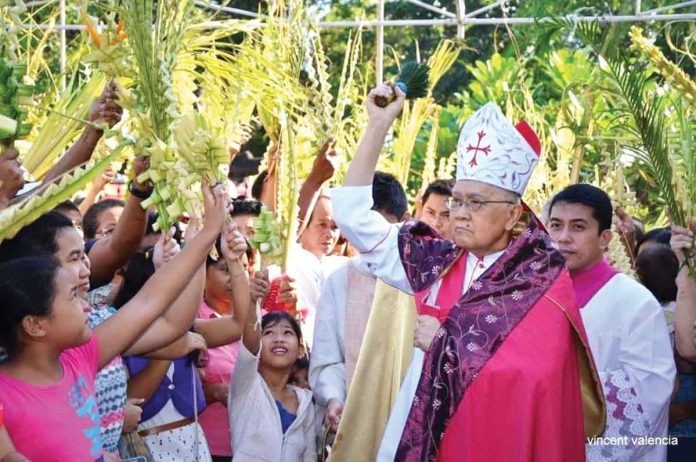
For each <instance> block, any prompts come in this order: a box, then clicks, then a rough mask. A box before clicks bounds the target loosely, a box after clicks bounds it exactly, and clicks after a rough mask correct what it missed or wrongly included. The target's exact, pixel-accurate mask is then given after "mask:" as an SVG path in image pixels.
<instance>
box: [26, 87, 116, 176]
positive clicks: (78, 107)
mask: <svg viewBox="0 0 696 462" xmlns="http://www.w3.org/2000/svg"><path fill="white" fill-rule="evenodd" d="M105 84H106V79H105V78H104V76H103V75H101V74H93V75H92V78H91V79H90V80H89V81H88V82H87V83H86V84H84V85H82V86H79V87H77V88H73V87H72V86H71V87H68V88H67V89H66V90H65V91H64V92H63V93H62V94H61V97H60V100H59V101H58V102H57V103H56V105H55V106H54V109H53V110H52V111H50V112H49V114H48V117H47V118H46V119H45V121H44V122H43V123H42V124H41V127H40V129H39V132H38V133H37V135H36V137H35V138H34V140H33V142H32V144H31V147H30V148H29V150H28V151H27V153H26V154H25V155H24V156H23V160H22V164H23V165H24V167H25V168H26V169H27V171H28V172H29V173H30V174H31V175H32V176H33V177H34V178H36V179H40V178H42V177H43V176H44V175H45V174H46V173H48V171H49V170H50V169H51V167H52V166H53V164H54V163H55V162H56V159H57V158H58V156H60V155H61V154H62V153H63V152H64V150H65V149H66V148H67V146H68V144H69V143H70V142H71V141H72V140H74V139H75V136H77V134H78V133H79V131H80V130H81V129H82V128H83V127H84V125H83V124H81V123H80V122H79V119H82V120H85V119H87V117H88V116H89V109H90V107H91V104H92V101H94V99H95V98H97V97H98V96H99V94H100V93H101V91H102V89H103V88H104V85H105ZM66 115H67V116H69V117H65V116H66Z"/></svg>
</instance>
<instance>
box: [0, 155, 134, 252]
mask: <svg viewBox="0 0 696 462" xmlns="http://www.w3.org/2000/svg"><path fill="white" fill-rule="evenodd" d="M130 144H131V142H129V141H126V142H124V143H122V144H120V145H119V146H118V147H117V148H116V149H114V150H113V151H111V153H110V154H108V155H107V156H105V157H103V158H102V159H99V160H96V161H92V162H90V163H89V164H87V165H84V166H80V167H76V168H75V169H74V170H72V171H70V172H68V173H66V174H64V175H63V176H61V177H60V178H58V179H56V180H55V181H54V182H53V183H51V184H50V185H49V186H47V187H46V188H45V189H42V190H41V191H39V192H38V193H37V194H31V195H29V196H28V197H26V198H25V199H23V200H22V201H20V202H19V203H17V204H15V205H13V206H11V207H9V208H7V209H5V210H2V211H0V241H2V240H4V239H11V238H12V237H14V236H15V235H16V234H17V233H18V232H19V231H20V230H21V229H22V228H23V227H25V226H27V225H29V224H31V223H32V222H33V221H34V220H36V219H37V218H39V217H40V216H41V215H43V214H44V213H47V212H49V211H51V210H53V209H54V208H55V207H56V206H57V205H58V204H60V203H61V202H63V201H65V200H68V199H70V198H72V197H73V196H74V195H75V194H76V193H77V192H79V191H80V190H82V189H83V188H84V187H85V186H86V185H87V184H88V183H89V182H90V181H92V180H93V179H94V178H96V177H97V176H98V175H100V174H101V173H102V172H103V171H104V170H105V169H106V167H107V166H109V165H110V164H111V163H112V162H113V161H114V160H115V159H117V158H118V156H119V155H120V154H121V152H122V151H123V149H125V148H126V147H127V146H129V145H130Z"/></svg>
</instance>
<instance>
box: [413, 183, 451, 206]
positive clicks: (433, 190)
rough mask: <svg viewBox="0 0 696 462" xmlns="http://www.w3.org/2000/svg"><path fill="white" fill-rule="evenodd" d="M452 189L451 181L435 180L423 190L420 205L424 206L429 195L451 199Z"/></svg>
mask: <svg viewBox="0 0 696 462" xmlns="http://www.w3.org/2000/svg"><path fill="white" fill-rule="evenodd" d="M452 188H454V181H452V180H435V181H433V182H432V183H430V184H429V185H428V187H427V188H425V192H424V193H423V201H422V202H421V204H425V203H426V202H427V201H428V198H429V197H430V195H431V194H438V195H440V196H445V197H452Z"/></svg>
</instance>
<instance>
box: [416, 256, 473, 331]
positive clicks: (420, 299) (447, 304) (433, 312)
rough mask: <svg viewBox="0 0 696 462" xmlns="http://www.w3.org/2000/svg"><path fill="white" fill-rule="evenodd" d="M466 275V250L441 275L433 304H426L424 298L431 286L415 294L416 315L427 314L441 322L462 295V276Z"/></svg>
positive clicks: (426, 296)
mask: <svg viewBox="0 0 696 462" xmlns="http://www.w3.org/2000/svg"><path fill="white" fill-rule="evenodd" d="M465 275H466V252H463V253H461V254H460V256H459V258H457V260H456V261H455V262H454V263H452V264H451V266H450V267H449V269H448V270H446V271H445V272H444V275H443V276H442V277H441V284H440V289H439V291H438V293H437V299H436V302H435V306H431V305H428V304H427V303H426V302H425V300H426V299H427V298H428V295H430V291H431V290H432V286H431V287H429V288H427V289H425V290H421V291H420V292H418V293H416V294H415V296H414V297H415V299H416V309H417V310H418V315H422V314H424V315H428V316H432V317H434V318H437V319H439V320H440V324H442V323H443V322H444V321H445V319H447V315H448V314H449V312H450V310H451V309H452V307H453V306H454V305H455V304H456V303H457V301H458V300H459V298H460V297H461V296H462V289H463V287H464V277H465Z"/></svg>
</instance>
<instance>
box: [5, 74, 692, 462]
mask: <svg viewBox="0 0 696 462" xmlns="http://www.w3.org/2000/svg"><path fill="white" fill-rule="evenodd" d="M382 96H383V97H387V98H391V97H395V101H394V102H393V103H391V104H389V105H387V106H386V107H380V106H378V105H377V104H375V98H376V97H382ZM404 96H405V95H404V94H403V93H402V92H401V90H400V89H398V88H397V87H394V88H392V87H390V86H386V85H383V86H378V87H376V88H375V89H373V90H372V91H371V92H370V94H369V96H368V99H367V106H368V107H367V109H368V114H369V123H368V126H367V127H366V130H365V133H364V135H363V138H362V140H361V143H360V145H359V147H358V150H357V152H356V153H354V155H353V156H352V161H351V163H350V165H349V168H348V170H347V172H346V174H345V177H344V181H343V185H342V186H340V187H336V188H333V189H331V190H328V189H324V187H325V185H326V184H327V182H328V181H329V180H330V179H331V178H332V176H333V174H334V170H335V160H336V156H337V154H336V152H335V151H334V149H333V142H332V141H331V140H329V141H328V142H326V144H324V146H323V147H322V148H321V151H320V152H319V153H318V155H317V158H316V160H315V162H314V164H313V166H312V170H311V173H310V174H309V177H308V178H306V179H304V182H303V184H302V187H301V189H300V198H299V216H298V220H299V224H298V228H299V231H298V236H297V240H296V242H293V244H292V248H291V253H290V255H291V256H290V261H289V264H288V268H287V271H286V272H285V274H283V273H281V272H280V271H279V270H278V268H274V267H269V268H263V269H262V267H261V264H262V263H263V262H262V261H260V258H259V255H258V254H257V252H256V251H255V250H254V249H253V248H252V247H251V246H250V244H249V242H250V238H252V237H253V234H254V226H253V223H254V219H255V218H256V217H257V216H259V214H260V213H261V208H262V205H263V204H264V202H266V203H268V204H269V205H270V202H269V199H268V198H269V190H270V189H272V188H270V187H269V186H270V185H271V183H272V181H273V178H272V177H269V175H268V174H267V173H266V172H261V173H260V174H258V171H257V168H258V164H255V165H253V166H252V168H248V165H246V163H249V158H248V157H246V156H245V155H243V154H240V155H238V156H237V157H236V158H235V160H233V162H232V163H231V169H230V181H229V182H228V184H227V185H219V184H218V185H210V184H205V183H203V184H202V185H201V189H202V192H203V200H204V214H203V217H202V218H201V219H197V218H196V217H191V218H190V219H187V220H186V222H184V221H183V220H182V221H181V222H180V223H177V224H176V225H175V226H173V227H172V228H171V229H169V230H162V231H156V230H155V228H154V223H155V222H156V220H157V215H156V213H155V212H154V211H152V210H146V209H143V207H142V206H141V204H142V202H143V201H144V200H146V199H147V198H148V197H149V196H150V194H151V193H152V185H151V184H147V183H139V182H138V181H137V177H138V175H139V174H140V173H142V172H144V171H145V170H146V169H147V168H148V162H147V159H146V158H144V157H137V158H136V159H135V161H134V165H133V172H134V175H133V180H131V181H130V182H129V183H128V185H127V190H128V193H127V194H125V195H124V194H123V191H121V189H126V188H118V189H117V191H116V193H115V194H113V191H108V188H109V186H110V185H111V184H112V183H113V182H114V176H115V175H116V174H115V172H113V171H107V172H105V174H104V176H103V177H102V178H100V179H97V180H95V182H94V183H93V184H92V185H91V186H90V188H88V190H87V191H86V195H84V196H83V197H81V201H80V202H79V203H77V202H72V201H68V202H64V203H62V204H60V205H58V206H57V207H55V209H54V210H52V211H50V212H48V213H46V214H44V215H42V216H41V217H39V218H38V219H36V220H35V221H34V222H33V223H31V224H30V225H28V226H25V227H24V228H23V229H22V230H21V231H20V232H19V233H18V234H17V235H16V236H15V237H13V238H11V239H7V240H4V241H3V242H1V243H0V300H1V302H0V305H1V308H0V461H2V462H17V461H26V460H32V461H68V460H70V461H119V460H123V461H127V460H132V461H193V460H197V461H215V462H219V461H231V460H234V461H262V460H264V461H277V462H280V461H288V462H290V461H310V460H311V461H316V460H325V459H326V458H327V457H330V460H334V461H342V460H351V461H363V460H364V461H374V460H378V461H392V460H397V461H416V460H443V461H484V460H486V461H539V462H542V461H584V460H588V461H655V462H657V461H665V460H667V454H668V452H671V451H672V449H670V448H675V449H678V447H679V442H680V441H682V440H683V439H684V438H688V437H696V380H695V377H696V375H695V374H696V283H695V282H694V281H696V278H694V277H693V275H691V274H690V272H689V271H690V270H689V268H690V266H691V264H690V262H693V261H694V246H693V243H694V237H693V232H694V231H696V221H694V222H693V223H691V226H690V229H689V228H686V227H681V226H677V225H672V226H670V227H667V228H660V229H653V230H649V231H648V232H645V230H644V229H643V226H642V224H640V223H639V222H638V221H637V220H635V219H633V218H631V217H629V216H627V215H626V214H625V213H624V212H623V211H622V210H615V209H614V208H613V207H612V198H611V197H609V196H608V195H607V193H606V192H605V191H603V190H601V189H599V188H597V187H595V186H591V185H588V184H576V185H571V186H569V187H567V188H565V189H563V190H562V191H558V192H557V194H555V195H554V196H553V197H549V202H548V204H547V207H546V210H544V211H532V210H530V209H529V208H528V207H527V206H526V205H525V204H524V203H523V201H522V199H521V198H522V196H523V195H524V192H525V189H526V187H527V182H528V180H529V178H530V175H531V173H532V171H533V169H534V166H535V164H536V163H537V162H538V157H539V154H540V152H541V146H540V143H539V140H538V138H537V137H536V135H535V134H534V132H533V130H532V129H531V127H530V126H529V125H527V124H526V123H524V122H521V123H519V124H517V125H514V124H513V123H511V122H510V121H509V120H508V119H507V118H506V117H505V116H504V115H503V114H502V112H501V111H500V109H499V108H497V107H496V106H495V105H494V104H490V103H489V104H487V105H485V106H483V107H482V108H480V109H479V110H478V111H477V112H476V113H475V114H474V115H473V116H472V117H471V118H470V119H469V120H468V121H467V122H466V123H465V125H464V127H463V128H462V131H461V134H460V138H459V144H458V148H457V153H458V166H457V174H456V178H454V179H439V180H437V181H434V182H433V183H431V184H430V185H428V186H427V187H426V188H425V189H424V190H423V191H421V192H420V194H419V195H418V197H417V199H416V206H415V209H409V201H408V198H407V195H406V193H405V191H404V188H403V185H401V184H400V183H399V181H398V180H397V179H396V178H395V177H394V176H393V175H391V174H388V173H384V172H379V171H376V166H377V162H378V158H379V155H380V152H381V150H382V147H383V145H384V141H385V138H386V136H387V134H388V132H389V130H390V128H391V125H392V123H393V121H394V120H395V119H396V118H397V117H398V116H399V114H400V112H401V109H402V105H403V100H404ZM121 112H122V111H121V109H120V107H119V106H118V94H117V92H116V90H115V89H114V88H112V87H110V86H109V87H108V88H107V89H106V90H105V92H104V94H103V95H102V97H101V98H100V99H99V100H97V101H96V102H95V104H94V105H93V108H92V111H91V114H90V118H91V120H93V121H105V122H108V123H109V124H111V125H113V124H116V123H117V122H118V121H119V119H120V117H121ZM101 136H102V133H101V132H100V131H99V130H97V129H95V128H91V127H90V128H87V129H85V133H84V134H83V135H82V136H81V137H80V138H79V139H78V140H77V141H76V143H75V145H74V146H73V147H72V148H71V149H70V150H69V151H67V152H66V153H65V154H64V156H63V158H62V159H61V160H60V161H59V162H58V163H57V164H56V165H55V167H53V169H52V170H51V171H50V172H49V173H48V175H47V176H46V177H45V179H44V182H43V183H42V184H40V185H31V187H33V189H31V187H25V185H24V180H23V176H24V173H23V171H22V169H21V165H20V164H19V161H18V154H17V151H15V150H14V149H7V150H5V151H4V152H3V153H2V155H1V156H0V213H1V209H4V208H6V207H8V206H10V205H11V204H13V203H14V202H16V201H17V200H18V199H19V198H21V197H22V196H23V195H24V194H31V193H33V192H36V191H40V190H41V189H42V188H43V187H45V185H47V184H49V183H50V182H51V181H52V180H53V179H55V178H57V177H59V176H60V175H61V174H62V173H64V172H66V171H68V170H70V169H72V168H74V167H75V166H77V165H79V164H81V163H83V162H85V161H86V160H88V159H89V158H90V156H91V155H92V152H93V151H94V149H95V146H96V145H97V142H98V141H99V139H100V137H101ZM242 164H244V165H242ZM257 174H258V176H257V178H256V182H255V184H253V186H252V184H251V180H252V179H253V177H255V176H256V175H257ZM124 196H125V197H124ZM613 225H616V226H618V227H619V229H621V231H622V232H621V236H617V235H616V234H615V233H613V232H612V226H613ZM612 239H620V240H621V244H622V245H623V246H624V248H625V250H626V252H627V253H628V254H629V255H631V256H635V258H633V259H632V261H633V262H634V270H635V274H636V278H633V277H632V276H629V275H627V274H624V273H622V272H621V271H620V270H619V269H617V268H615V267H614V266H612V262H611V261H610V259H609V257H608V247H609V245H610V241H611V240H612ZM270 298H273V300H272V302H273V303H266V302H267V301H268V300H269V299H270ZM683 441H686V440H685V439H684V440H683ZM693 454H694V453H692V456H693ZM675 460H676V459H675ZM684 460H689V459H684Z"/></svg>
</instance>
